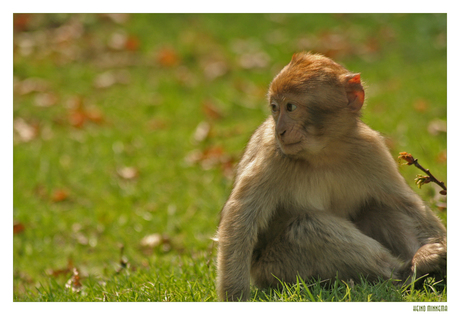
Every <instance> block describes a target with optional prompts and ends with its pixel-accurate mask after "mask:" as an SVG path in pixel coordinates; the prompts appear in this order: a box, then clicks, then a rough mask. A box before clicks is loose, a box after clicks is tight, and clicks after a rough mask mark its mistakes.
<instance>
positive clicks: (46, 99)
mask: <svg viewBox="0 0 460 315" xmlns="http://www.w3.org/2000/svg"><path fill="white" fill-rule="evenodd" d="M57 101H58V98H57V96H56V94H54V93H39V94H37V95H36V96H35V105H36V106H38V107H49V106H52V105H55V104H56V103H57Z"/></svg>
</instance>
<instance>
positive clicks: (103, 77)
mask: <svg viewBox="0 0 460 315" xmlns="http://www.w3.org/2000/svg"><path fill="white" fill-rule="evenodd" d="M130 81H131V75H130V72H129V71H128V70H126V69H124V70H116V71H115V70H109V71H106V72H103V73H101V74H99V75H98V76H97V77H96V78H95V79H94V86H95V87H96V88H98V89H106V88H108V87H111V86H112V85H114V84H118V83H119V84H128V83H129V82H130Z"/></svg>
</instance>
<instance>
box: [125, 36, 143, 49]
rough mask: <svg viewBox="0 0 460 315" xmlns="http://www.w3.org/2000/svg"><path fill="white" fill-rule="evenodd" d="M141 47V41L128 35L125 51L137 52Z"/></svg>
mask: <svg viewBox="0 0 460 315" xmlns="http://www.w3.org/2000/svg"><path fill="white" fill-rule="evenodd" d="M140 45H141V41H140V40H139V38H138V37H137V36H134V35H129V36H128V38H127V39H126V42H125V49H126V50H129V51H137V50H139V47H140Z"/></svg>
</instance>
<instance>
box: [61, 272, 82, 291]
mask: <svg viewBox="0 0 460 315" xmlns="http://www.w3.org/2000/svg"><path fill="white" fill-rule="evenodd" d="M65 287H66V288H67V289H69V290H72V291H73V292H80V290H81V288H82V284H81V282H80V274H79V272H78V270H77V268H73V275H72V277H71V278H70V279H69V281H67V283H66V284H65Z"/></svg>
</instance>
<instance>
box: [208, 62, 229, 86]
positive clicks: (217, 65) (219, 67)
mask: <svg viewBox="0 0 460 315" xmlns="http://www.w3.org/2000/svg"><path fill="white" fill-rule="evenodd" d="M228 70H229V67H228V65H227V64H226V63H225V62H224V61H220V60H219V61H217V60H216V61H207V62H206V63H205V64H204V69H203V72H204V75H205V77H206V78H207V79H208V80H211V81H212V80H214V79H216V78H218V77H221V76H223V75H224V74H226V73H227V72H228Z"/></svg>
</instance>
